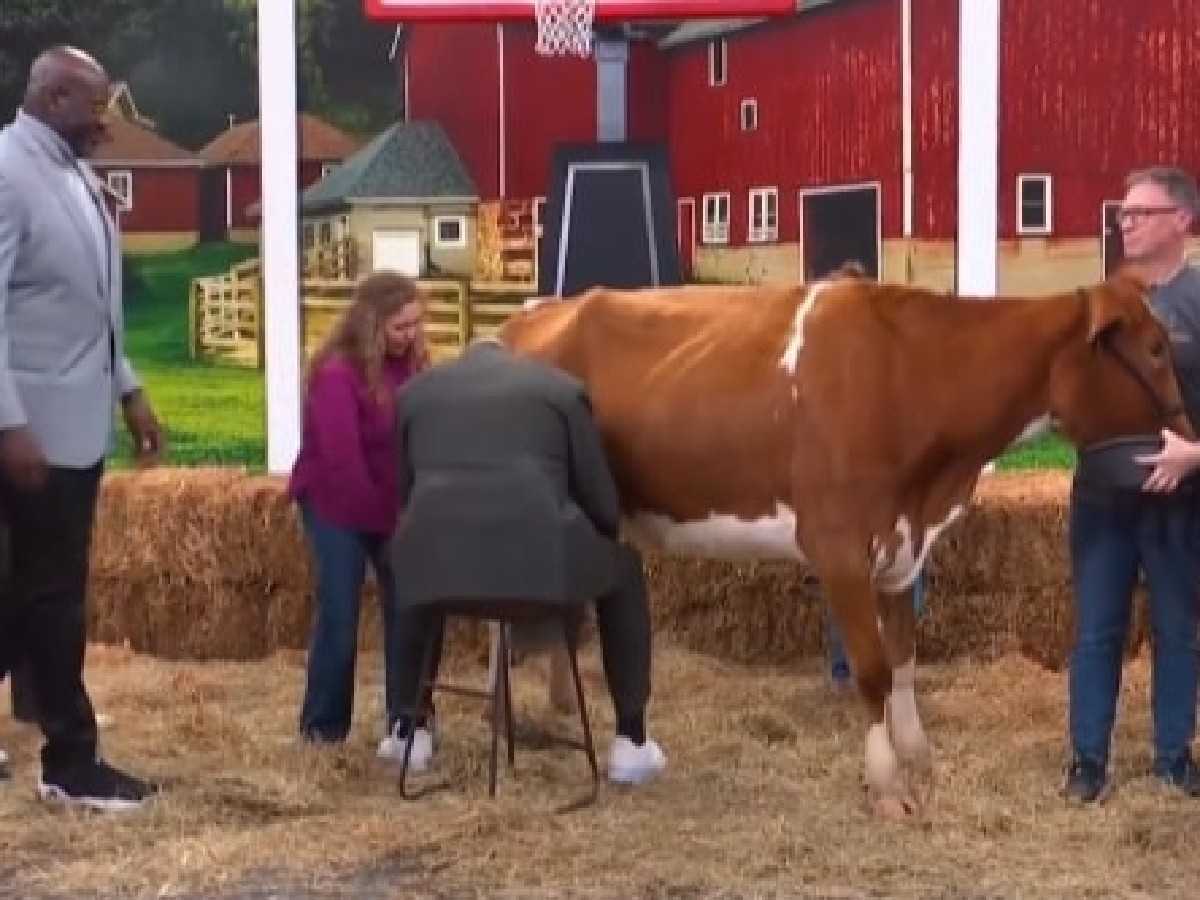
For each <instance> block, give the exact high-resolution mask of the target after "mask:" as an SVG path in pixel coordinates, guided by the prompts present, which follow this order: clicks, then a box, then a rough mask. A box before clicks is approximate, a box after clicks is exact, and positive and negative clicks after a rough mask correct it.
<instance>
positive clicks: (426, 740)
mask: <svg viewBox="0 0 1200 900" xmlns="http://www.w3.org/2000/svg"><path fill="white" fill-rule="evenodd" d="M399 726H400V723H399V722H397V723H396V724H395V725H394V726H393V727H392V732H391V734H389V735H388V736H387V737H385V738H384V739H383V740H381V741H380V742H379V748H378V749H377V750H376V751H375V755H376V756H378V757H379V758H380V759H386V760H388V761H389V762H394V763H396V764H397V765H402V764H403V763H404V745H405V744H407V743H408V738H407V737H406V736H403V735H399V734H397V732H398V731H399V730H400V727H399ZM432 764H433V731H432V730H431V729H429V728H414V729H413V733H412V752H411V753H409V755H408V771H410V772H424V771H426V770H428V769H429V767H430V765H432Z"/></svg>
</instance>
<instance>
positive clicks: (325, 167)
mask: <svg viewBox="0 0 1200 900" xmlns="http://www.w3.org/2000/svg"><path fill="white" fill-rule="evenodd" d="M337 166H338V164H337V163H335V162H323V163H321V177H322V178H325V177H327V176H328V175H329V173H330V172H332V171H333V170H334V169H336V168H337Z"/></svg>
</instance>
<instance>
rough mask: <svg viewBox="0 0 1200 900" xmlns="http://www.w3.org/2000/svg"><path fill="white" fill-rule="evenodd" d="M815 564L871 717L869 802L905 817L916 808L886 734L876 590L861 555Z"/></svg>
mask: <svg viewBox="0 0 1200 900" xmlns="http://www.w3.org/2000/svg"><path fill="white" fill-rule="evenodd" d="M864 543H865V542H864ZM815 556H816V554H814V557H815ZM814 561H816V559H815V558H814ZM855 563H857V565H855ZM817 565H818V572H820V573H821V579H822V581H823V582H824V585H825V590H826V592H827V593H828V595H829V604H830V606H831V608H832V609H833V614H834V618H835V619H836V620H837V623H838V626H839V627H840V628H841V630H842V636H843V638H844V640H845V644H846V652H847V655H848V656H849V658H850V666H851V668H852V669H853V670H854V676H855V680H856V681H857V682H858V689H859V693H860V694H861V695H862V698H863V700H864V701H865V703H866V705H867V712H868V715H869V717H870V718H869V723H870V724H869V725H868V726H867V741H866V781H867V795H868V801H869V802H870V804H871V807H872V809H873V811H874V812H875V813H876V815H879V816H882V817H884V818H889V819H904V818H907V817H908V816H910V815H911V814H912V812H913V810H914V808H915V804H914V803H913V801H912V799H911V798H910V797H909V795H908V792H907V790H906V788H905V784H904V781H903V779H902V778H901V773H900V765H899V760H898V758H897V755H896V750H895V748H894V746H893V745H892V738H891V735H890V733H889V731H888V726H887V716H886V706H887V698H888V695H889V694H890V693H891V690H892V667H891V665H890V664H889V662H888V658H887V653H886V651H885V649H884V644H883V636H882V627H881V619H880V617H879V609H878V604H877V597H876V592H875V589H874V587H873V586H872V584H871V579H870V576H869V575H868V573H867V568H866V558H865V555H864V558H863V559H862V560H861V561H860V560H843V564H842V565H836V564H834V565H830V564H828V563H827V564H826V566H824V567H822V566H821V565H820V562H817Z"/></svg>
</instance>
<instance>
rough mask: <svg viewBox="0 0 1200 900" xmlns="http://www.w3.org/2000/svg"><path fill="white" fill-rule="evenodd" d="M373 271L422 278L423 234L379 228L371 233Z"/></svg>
mask: <svg viewBox="0 0 1200 900" xmlns="http://www.w3.org/2000/svg"><path fill="white" fill-rule="evenodd" d="M371 269H372V271H375V272H378V271H379V270H380V269H390V270H391V271H393V272H399V273H400V274H401V275H407V276H409V277H410V278H420V277H421V232H419V231H412V230H411V229H395V228H392V229H388V228H379V229H376V230H375V231H373V232H371Z"/></svg>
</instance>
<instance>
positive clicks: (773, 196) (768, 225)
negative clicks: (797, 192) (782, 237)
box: [748, 188, 779, 244]
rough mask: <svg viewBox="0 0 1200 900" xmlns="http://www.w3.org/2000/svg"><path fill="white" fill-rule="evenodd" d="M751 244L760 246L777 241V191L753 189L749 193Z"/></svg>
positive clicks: (774, 189) (775, 189)
mask: <svg viewBox="0 0 1200 900" xmlns="http://www.w3.org/2000/svg"><path fill="white" fill-rule="evenodd" d="M748 235H749V239H750V242H751V243H756V244H762V243H766V242H767V241H776V240H779V190H778V188H755V189H754V190H752V191H751V192H750V230H749V232H748Z"/></svg>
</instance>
